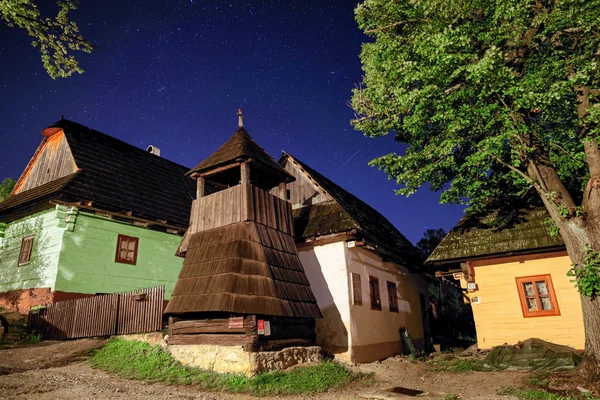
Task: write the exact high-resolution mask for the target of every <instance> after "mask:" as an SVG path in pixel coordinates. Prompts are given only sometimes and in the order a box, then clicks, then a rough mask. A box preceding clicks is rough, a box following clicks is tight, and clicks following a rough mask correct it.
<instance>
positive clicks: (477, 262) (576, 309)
mask: <svg viewBox="0 0 600 400" xmlns="http://www.w3.org/2000/svg"><path fill="white" fill-rule="evenodd" d="M518 214H519V215H518V216H517V218H516V220H517V221H516V223H513V224H511V225H510V227H508V228H505V229H498V228H497V227H492V226H491V224H490V225H488V223H489V221H488V220H475V219H474V218H469V217H465V218H463V219H462V220H461V221H460V222H459V223H458V225H457V226H456V227H455V228H454V229H453V230H452V231H451V232H450V233H449V234H448V235H447V236H446V237H445V238H444V239H443V240H442V242H441V243H440V244H439V246H438V247H437V248H436V249H435V250H434V252H433V253H432V254H431V256H430V257H429V258H428V259H427V263H428V264H432V265H433V266H434V267H435V269H436V275H437V276H439V277H441V278H442V279H450V280H452V279H455V280H457V281H460V286H461V287H462V288H463V289H464V290H465V291H466V295H467V298H468V299H470V302H471V305H472V309H473V317H474V318H475V327H476V329H477V344H478V346H479V348H480V349H489V348H491V347H494V346H499V345H502V344H505V343H508V344H515V343H517V342H519V341H522V340H525V339H529V338H540V339H543V340H546V341H549V342H553V343H558V344H563V345H568V346H571V347H574V348H576V349H583V348H584V344H585V335H584V327H583V313H582V310H581V300H580V297H579V293H578V292H577V290H576V289H575V286H574V283H573V282H571V280H572V278H570V277H568V276H567V271H568V270H569V269H570V268H571V261H570V259H569V257H568V255H567V253H566V251H565V246H564V243H563V242H562V240H561V239H560V237H551V236H550V235H549V232H548V227H547V225H545V224H544V220H545V219H546V218H547V217H548V214H547V212H546V210H545V209H543V208H534V209H528V210H520V212H519V213H518Z"/></svg>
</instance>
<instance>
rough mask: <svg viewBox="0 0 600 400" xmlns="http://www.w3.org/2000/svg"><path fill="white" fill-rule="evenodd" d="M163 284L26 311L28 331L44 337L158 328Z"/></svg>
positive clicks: (160, 323)
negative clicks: (27, 312) (27, 314)
mask: <svg viewBox="0 0 600 400" xmlns="http://www.w3.org/2000/svg"><path fill="white" fill-rule="evenodd" d="M163 299H164V286H157V287H153V288H146V289H137V290H132V291H129V292H122V293H113V294H108V295H102V296H94V297H86V298H82V299H74V300H66V301H59V302H56V303H51V304H48V305H46V306H45V307H44V308H42V309H39V310H34V311H31V312H30V313H29V321H28V331H30V332H35V333H39V334H41V335H42V337H43V338H44V339H52V340H56V339H77V338H85V337H94V336H110V335H114V334H119V335H123V334H128V333H140V332H152V331H158V330H160V329H161V328H162V312H163Z"/></svg>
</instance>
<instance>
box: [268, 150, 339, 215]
mask: <svg viewBox="0 0 600 400" xmlns="http://www.w3.org/2000/svg"><path fill="white" fill-rule="evenodd" d="M283 167H284V168H285V170H286V171H287V172H289V173H290V174H291V175H292V176H293V177H294V178H296V180H295V181H293V182H291V183H288V184H287V189H288V190H289V191H290V199H289V200H288V201H289V202H290V203H291V204H292V208H300V207H303V206H308V205H311V204H317V203H322V202H324V201H327V200H330V199H329V198H328V197H327V194H326V193H325V191H323V189H321V188H319V187H318V186H316V185H315V184H314V183H313V182H312V181H311V180H310V179H309V178H308V177H307V176H306V174H305V173H304V172H303V171H302V170H301V169H300V167H299V166H298V165H296V164H295V163H294V162H292V161H290V160H289V159H288V160H286V161H285V165H284V166H283ZM270 192H271V193H272V194H274V195H277V193H278V192H279V188H274V189H271V191H270Z"/></svg>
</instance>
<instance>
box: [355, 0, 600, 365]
mask: <svg viewBox="0 0 600 400" xmlns="http://www.w3.org/2000/svg"><path fill="white" fill-rule="evenodd" d="M356 18H357V21H358V23H359V26H360V28H361V29H363V30H364V32H365V33H366V34H367V35H369V36H370V37H371V38H372V39H373V40H371V41H370V42H368V43H366V44H364V45H363V49H362V54H361V60H362V64H363V70H364V77H363V82H362V83H361V84H360V86H358V87H357V88H356V89H355V91H354V94H353V98H352V106H353V109H354V110H355V113H356V118H355V119H354V120H353V124H354V126H355V128H356V129H358V130H361V131H363V132H364V133H365V134H366V135H367V136H370V137H377V136H381V135H386V134H388V133H393V134H394V135H395V139H396V141H398V142H400V143H403V144H406V145H407V146H406V148H402V151H399V154H398V153H390V154H387V155H383V156H381V157H380V158H377V159H375V160H373V161H372V164H373V165H375V166H378V167H379V168H381V169H383V170H384V171H385V172H386V173H388V174H389V175H390V176H391V177H393V178H394V179H395V180H396V181H397V183H398V184H399V185H400V188H399V189H398V191H397V192H398V193H399V194H404V195H410V194H412V193H414V192H415V191H416V190H417V189H418V188H420V187H421V186H423V185H425V184H426V183H428V184H429V185H430V187H431V188H432V189H433V190H441V191H442V194H441V202H442V203H465V204H468V205H469V207H468V209H467V211H468V212H476V211H481V210H482V209H484V208H485V206H486V204H487V202H488V201H489V199H491V198H500V197H510V196H515V197H520V196H529V194H528V193H527V192H528V191H530V190H531V191H532V192H533V191H535V192H537V193H538V194H539V198H540V199H541V201H542V202H543V204H544V206H545V207H546V208H547V210H548V213H549V215H550V217H551V219H552V222H553V224H554V231H555V232H558V234H560V235H561V237H562V239H563V240H564V242H565V244H566V248H567V251H568V253H569V256H570V258H571V260H572V262H573V264H574V270H573V273H574V274H575V276H576V278H577V284H578V288H579V290H580V292H581V294H582V305H583V313H584V320H585V327H586V354H587V356H588V360H591V361H592V362H591V363H590V364H589V365H591V366H592V367H593V369H594V370H595V371H594V372H598V371H600V361H599V360H600V304H599V303H600V300H599V299H597V296H598V295H599V294H600V274H599V266H600V255H599V252H600V150H599V149H598V140H599V136H600V124H599V122H600V0H560V1H558V0H547V1H542V0H538V1H536V0H497V1H487V0H465V1H441V0H410V1H406V0H365V1H364V2H363V3H362V4H360V5H359V6H358V7H357V8H356Z"/></svg>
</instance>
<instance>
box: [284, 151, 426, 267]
mask: <svg viewBox="0 0 600 400" xmlns="http://www.w3.org/2000/svg"><path fill="white" fill-rule="evenodd" d="M286 159H289V160H291V161H292V162H294V163H296V165H298V166H299V167H300V168H301V169H302V170H303V172H304V173H305V174H306V175H307V176H308V177H309V179H311V180H312V181H313V182H314V183H315V184H317V185H318V186H319V187H321V188H322V189H323V190H324V191H325V192H326V193H327V194H328V195H329V196H330V197H331V198H332V199H333V200H330V201H326V202H323V203H318V204H314V205H309V206H304V207H302V208H299V209H296V210H294V228H295V234H296V238H297V239H308V238H314V237H318V236H324V235H329V234H333V233H340V232H348V231H351V230H355V229H356V230H357V231H358V232H359V235H362V236H363V237H364V239H365V240H367V241H369V242H370V244H371V245H373V246H375V249H376V250H381V251H383V252H385V253H386V254H385V256H386V258H391V259H393V260H395V261H398V262H400V263H401V264H403V265H405V266H407V267H413V268H417V269H418V268H420V266H421V262H422V259H423V256H422V255H421V253H420V252H419V251H418V250H417V249H416V248H415V247H414V246H413V244H412V243H411V242H410V241H409V240H408V239H407V238H406V237H404V235H403V234H402V233H400V231H399V230H398V229H396V227H395V226H394V225H393V224H392V223H391V222H390V221H388V220H387V218H385V217H384V216H383V215H381V214H380V213H379V212H378V211H377V210H375V209H374V208H373V207H371V206H370V205H368V204H367V203H365V202H364V201H362V200H361V199H359V198H358V197H356V196H354V195H353V194H352V193H349V192H348V191H346V190H344V189H343V188H342V187H340V186H338V185H337V184H335V183H334V182H332V181H331V180H329V179H328V178H327V177H325V176H323V175H322V174H321V173H319V172H317V171H316V170H314V169H312V168H311V167H309V166H308V165H306V164H305V163H303V162H302V161H300V160H299V159H298V158H296V157H295V156H293V155H291V154H289V153H284V155H283V157H282V158H281V159H280V161H279V162H280V163H283V162H284V160H286Z"/></svg>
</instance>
